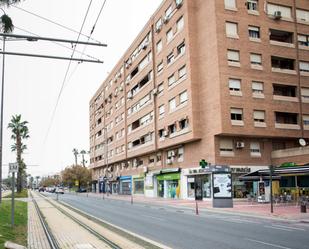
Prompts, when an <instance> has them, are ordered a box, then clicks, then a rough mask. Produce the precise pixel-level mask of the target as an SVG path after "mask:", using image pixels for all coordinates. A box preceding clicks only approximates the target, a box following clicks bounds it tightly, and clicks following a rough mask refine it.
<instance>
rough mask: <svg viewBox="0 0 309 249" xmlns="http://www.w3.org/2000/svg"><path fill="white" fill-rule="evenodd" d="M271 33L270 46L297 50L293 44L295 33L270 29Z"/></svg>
mask: <svg viewBox="0 0 309 249" xmlns="http://www.w3.org/2000/svg"><path fill="white" fill-rule="evenodd" d="M269 32H270V35H269V40H270V44H272V45H277V46H283V47H289V48H295V45H294V44H293V33H291V32H287V31H282V30H275V29H270V30H269Z"/></svg>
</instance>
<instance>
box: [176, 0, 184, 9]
mask: <svg viewBox="0 0 309 249" xmlns="http://www.w3.org/2000/svg"><path fill="white" fill-rule="evenodd" d="M182 4H183V1H182V0H179V1H176V8H177V9H180V7H181V6H182Z"/></svg>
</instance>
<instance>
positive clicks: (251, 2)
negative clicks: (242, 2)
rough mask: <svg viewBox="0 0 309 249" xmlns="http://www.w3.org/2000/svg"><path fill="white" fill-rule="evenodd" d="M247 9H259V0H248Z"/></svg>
mask: <svg viewBox="0 0 309 249" xmlns="http://www.w3.org/2000/svg"><path fill="white" fill-rule="evenodd" d="M247 9H248V10H251V11H258V0H247Z"/></svg>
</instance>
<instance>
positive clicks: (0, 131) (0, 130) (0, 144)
mask: <svg viewBox="0 0 309 249" xmlns="http://www.w3.org/2000/svg"><path fill="white" fill-rule="evenodd" d="M1 10H2V9H1ZM3 12H4V11H3ZM4 14H5V12H4ZM1 36H2V37H3V38H2V40H3V47H2V51H0V54H2V55H3V57H2V82H1V89H2V91H1V107H0V110H1V113H0V203H1V201H2V155H3V153H2V152H3V108H4V101H3V100H4V73H5V70H4V66H5V55H6V54H7V55H15V56H27V57H40V58H47V59H59V60H71V61H79V62H92V63H103V61H100V60H84V59H81V58H80V59H78V58H73V57H60V56H51V55H39V54H24V53H15V52H6V51H5V42H6V38H7V37H10V38H16V39H20V38H22V39H25V40H27V41H31V42H32V41H38V40H43V41H57V42H61V43H62V42H63V43H70V44H72V45H74V46H75V45H77V44H84V45H90V46H99V47H106V46H107V45H106V44H103V43H93V42H84V41H77V40H67V39H56V38H50V37H40V36H29V35H17V34H8V33H0V37H1ZM72 56H73V55H72ZM75 165H77V155H76V156H75Z"/></svg>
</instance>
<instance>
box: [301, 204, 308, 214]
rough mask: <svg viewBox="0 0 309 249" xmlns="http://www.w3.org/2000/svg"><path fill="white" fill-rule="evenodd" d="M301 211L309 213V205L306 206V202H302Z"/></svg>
mask: <svg viewBox="0 0 309 249" xmlns="http://www.w3.org/2000/svg"><path fill="white" fill-rule="evenodd" d="M300 212H301V213H307V207H306V203H305V202H302V203H301V204H300Z"/></svg>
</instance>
